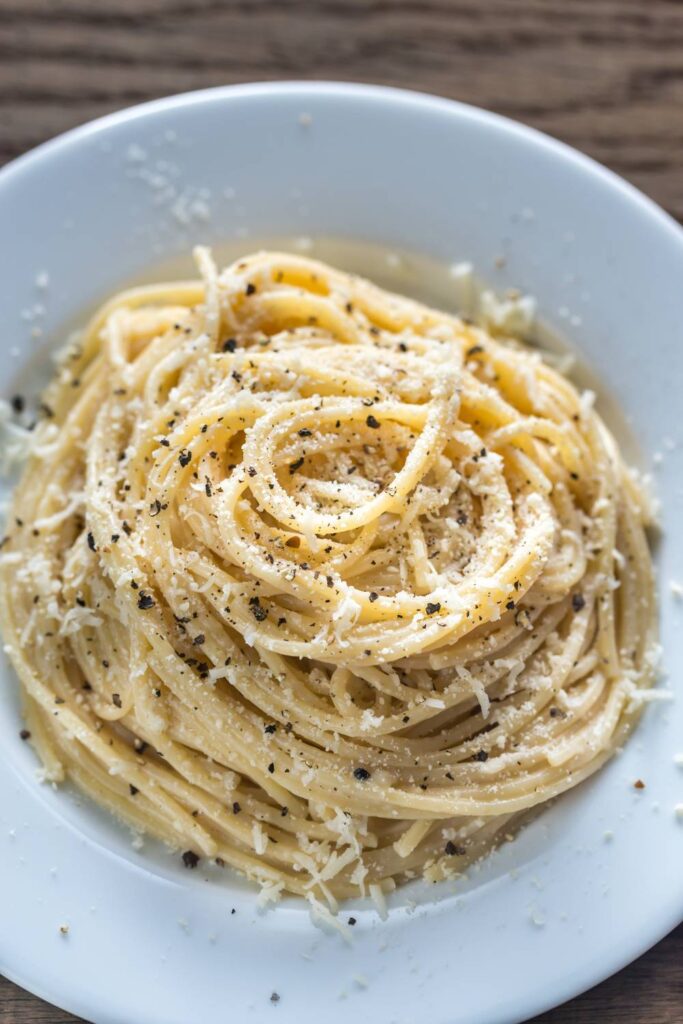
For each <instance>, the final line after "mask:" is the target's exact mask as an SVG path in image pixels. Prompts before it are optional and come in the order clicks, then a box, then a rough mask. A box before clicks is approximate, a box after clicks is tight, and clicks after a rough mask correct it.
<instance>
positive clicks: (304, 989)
mask: <svg viewBox="0 0 683 1024" xmlns="http://www.w3.org/2000/svg"><path fill="white" fill-rule="evenodd" d="M0 223H1V224H2V228H3V231H2V239H3V240H2V245H3V250H4V256H5V258H4V260H3V273H2V275H1V276H0V338H1V339H2V341H1V344H2V362H1V364H0V365H1V370H0V386H1V388H2V391H3V393H4V394H5V395H6V396H7V395H10V394H12V393H14V392H15V391H18V390H21V391H28V392H31V391H32V390H33V391H35V389H36V386H37V385H36V381H37V379H38V377H37V374H38V368H39V364H40V358H39V356H38V354H37V353H40V352H44V350H45V349H46V348H48V347H50V346H56V345H57V344H58V342H59V340H60V336H61V334H62V333H63V330H64V329H65V326H66V325H68V324H73V323H75V322H77V321H78V319H79V317H82V315H83V313H84V311H85V310H87V309H89V308H90V307H91V306H92V305H93V303H94V302H95V301H97V300H99V299H101V298H103V297H104V296H105V295H107V294H108V293H110V292H111V291H113V290H114V289H116V288H118V287H119V286H121V285H122V284H124V283H128V282H130V281H131V280H135V279H137V278H140V277H145V278H149V277H150V276H153V275H154V274H155V273H158V272H159V271H158V269H157V268H159V267H160V265H161V264H162V263H164V262H165V263H169V262H170V263H172V262H173V261H174V260H175V259H176V258H177V257H178V256H179V255H180V254H183V253H187V252H188V250H189V248H190V247H191V245H192V244H194V243H196V242H199V241H201V242H209V243H229V245H228V248H230V247H232V249H233V251H234V250H235V248H236V247H239V248H241V249H243V250H245V251H247V250H249V249H250V248H252V247H253V245H254V240H259V241H260V240H262V239H267V238H272V237H274V236H280V237H282V236H290V237H297V236H303V237H305V238H309V239H313V240H315V239H316V238H318V237H324V238H330V237H337V238H340V237H341V238H345V239H347V240H349V239H353V240H355V241H358V240H361V241H362V240H364V241H366V242H370V243H375V244H378V245H381V246H385V247H389V248H390V249H392V250H394V249H396V250H410V251H413V252H417V253H421V254H424V255H427V256H430V257H432V258H434V259H436V260H437V261H441V262H446V263H451V262H453V261H458V260H470V261H471V262H472V263H473V264H474V267H475V269H476V270H477V271H478V272H479V274H480V275H481V276H483V277H484V278H490V279H491V280H492V281H493V283H494V285H495V286H496V287H500V288H504V287H507V286H511V285H514V286H517V287H520V288H522V289H525V290H528V291H530V292H532V293H533V294H534V295H535V296H536V297H537V299H538V302H539V307H540V311H541V314H542V316H543V317H544V319H545V320H546V321H547V322H548V323H550V324H551V325H554V326H556V327H558V328H561V329H564V330H565V332H566V333H569V334H570V335H571V337H572V338H573V341H574V343H575V345H576V347H577V348H578V350H579V352H580V354H581V355H583V356H585V358H586V359H587V360H588V362H589V363H590V364H591V366H592V368H593V369H594V370H595V372H596V373H597V376H598V379H600V380H601V381H602V382H603V386H604V389H605V395H607V394H609V395H610V396H611V398H614V399H616V400H617V401H618V402H619V403H621V406H622V408H623V410H624V411H625V413H626V417H627V419H628V421H629V424H630V428H631V431H632V434H633V436H634V437H635V438H636V439H637V441H638V443H639V445H640V447H641V450H642V460H643V462H644V464H645V467H646V468H647V467H648V465H649V466H650V467H651V468H653V469H654V474H655V478H656V489H657V491H658V494H659V497H660V499H661V503H662V527H663V533H662V540H661V543H660V544H659V549H658V563H659V578H660V593H661V619H662V644H663V649H664V669H665V673H666V674H668V675H669V676H670V680H671V682H670V683H669V682H667V680H666V679H664V680H663V681H662V683H660V686H664V687H666V686H669V685H671V686H673V687H674V688H675V685H676V681H677V679H678V678H680V674H681V670H682V669H683V629H682V627H683V616H682V608H683V606H681V605H680V604H679V605H678V607H677V606H676V602H675V600H674V596H673V594H672V592H671V589H670V582H671V580H672V579H675V578H676V577H677V576H678V578H683V530H682V529H681V526H680V521H681V515H682V513H683V484H682V483H681V481H682V480H683V459H682V457H681V450H682V449H681V442H682V441H683V417H682V415H681V409H680V406H681V398H682V396H683V287H682V286H681V279H682V278H681V274H682V270H683V232H681V230H680V228H678V227H677V226H676V225H675V224H674V223H673V221H671V220H670V219H669V218H668V217H667V216H666V215H665V214H663V213H662V212H661V211H660V210H659V209H657V207H655V206H654V205H653V204H652V203H651V202H649V201H648V200H647V199H645V198H644V197H643V196H642V195H640V194H639V193H638V192H636V191H635V190H634V189H633V188H631V187H630V186H629V185H627V184H625V183H624V182H623V181H620V180H619V179H618V178H616V177H615V176H614V175H612V174H610V173H609V172H607V171H605V170H603V169H602V168H600V167H598V166H597V165H596V164H594V163H592V162H591V161H590V160H587V159H586V158H585V157H583V156H580V155H579V154H578V153H575V152H573V151H572V150H570V149H568V148H566V147H565V146H563V145H560V144H559V143H557V142H553V141H552V140H551V139H548V138H546V137H544V136H542V135H539V134H537V133H536V132H533V131H531V130H529V129H527V128H523V127H521V126H520V125H516V124H513V123H512V122H510V121H506V120H503V119H501V118H499V117H495V116H492V115H491V114H487V113H484V112H482V111H480V110H475V109H472V108H471V107H466V106H462V105H459V104H456V103H451V102H446V101H444V100H440V99H434V98H431V97H428V96H419V95H413V94H410V93H404V92H396V91H392V90H388V89H379V88H373V87H364V86H347V85H337V84H315V83H312V84H297V83H294V84H268V85H256V86H239V87H230V88H224V89H217V90H210V91H208V92H200V93H194V94H190V95H186V96H177V97H172V98H170V99H167V100H162V101H160V102H156V103H151V104H147V105H145V106H142V107H137V108H134V109H132V110H127V111H124V112H123V113H121V114H116V115H114V116H112V117H107V118H104V119H103V120H101V121H97V122H95V123H94V124H91V125H87V126H86V127H84V128H80V129H77V130H76V131H74V132H70V133H68V134H67V135H65V136H63V137H61V138H59V139H57V140H55V141H54V142H51V143H48V144H47V145H45V146H42V147H40V148H39V149H37V150H36V151H34V152H33V153H30V154H28V156H25V157H23V158H21V159H20V160H18V161H16V162H15V163H14V164H12V165H10V166H9V167H8V168H6V169H5V170H4V171H3V172H2V173H1V174H0ZM299 244H300V245H302V246H304V247H305V246H306V245H308V243H304V242H301V243H299ZM500 257H504V260H503V261H501V259H500ZM378 260H379V257H378ZM370 262H372V261H370ZM379 262H381V260H380V261H379ZM366 263H367V260H366ZM501 263H504V266H501ZM363 269H365V270H367V269H368V267H367V265H366V266H365V267H364V268H363ZM377 269H378V274H377V276H379V277H382V276H384V275H383V274H382V273H381V271H382V267H381V266H379V265H378V268H377ZM385 269H386V268H385ZM657 453H659V454H658V455H657ZM20 727H21V726H20V714H19V703H18V699H17V684H16V680H15V678H14V676H13V674H12V673H11V672H10V671H9V669H8V668H7V666H5V667H4V669H3V674H2V701H1V703H0V850H1V851H2V858H1V862H2V870H1V871H0V906H1V907H2V929H0V952H1V959H0V968H1V969H2V970H3V971H4V972H5V973H6V974H8V975H9V976H10V977H11V978H14V979H15V980H16V981H17V982H19V983H20V984H22V985H24V986H25V987H27V988H29V989H31V990H32V991H34V992H36V993H38V994H39V995H41V996H43V997H45V998H47V999H49V1000H50V1001H51V1002H54V1003H57V1004H58V1005H60V1006H62V1007H64V1008H67V1009H69V1010H71V1011H73V1012H75V1013H78V1014H80V1015H82V1016H84V1017H86V1018H87V1019H88V1020H91V1021H95V1022H97V1024H114V1022H117V1024H119V1022H123V1021H125V1022H130V1021H135V1022H136V1024H205V1022H206V1021H216V1020H222V1019H226V1020H232V1021H238V1022H241V1021H248V1020H254V1021H258V1022H261V1021H264V1020H267V1019H270V1015H271V1014H272V1015H273V1019H274V1018H275V1016H277V1018H278V1020H279V1021H280V1022H282V1024H284V1022H285V1021H287V1022H293V1021H296V1022H298V1024H309V1022H310V1024H313V1022H315V1024H318V1022H319V1021H320V1020H321V1019H324V1020H325V1022H326V1024H338V1022H342V1021H347V1020H348V1019H355V1018H356V1017H357V1016H358V1015H359V1014H362V1015H363V1017H364V1019H367V1020H376V1021H377V1022H378V1024H389V1022H391V1021H395V1022H397V1024H400V1022H405V1024H411V1022H414V1021H416V1020H423V1021H425V1022H429V1024H456V1022H458V1024H503V1022H507V1024H510V1022H515V1021H520V1020H523V1019H525V1018H526V1017H528V1016H530V1015H532V1014H535V1013H538V1012H540V1011H542V1010H543V1009H545V1008H547V1007H549V1006H551V1005H553V1004H555V1003H558V1002H560V1001H562V1000H565V999H567V998H569V997H571V996H573V995H575V994H577V993H578V992H580V991H582V990H583V989H586V988H588V987H589V986H591V985H593V984H595V983H596V982H598V981H600V980H601V979H603V978H604V977H606V976H607V975H608V974H610V973H612V972H613V971H615V970H617V969H618V968H620V967H622V966H623V965H624V964H626V963H627V962H628V961H630V960H631V959H632V958H633V957H635V956H637V955H638V954H639V953H642V952H643V951H644V950H645V949H646V948H647V947H648V946H650V945H651V944H652V943H654V942H656V941H657V940H658V939H659V938H660V937H661V936H663V935H664V934H665V933H666V932H667V931H668V930H670V929H671V928H673V927H674V926H675V925H676V924H677V922H678V921H679V920H680V919H681V917H682V916H683V871H682V870H681V864H682V863H683V823H682V822H681V821H680V820H677V818H676V815H675V813H674V806H675V804H676V803H678V802H680V801H681V800H682V799H683V773H682V772H681V769H680V768H677V767H676V765H675V763H674V755H675V753H676V751H677V750H683V712H682V710H681V702H680V701H679V702H675V701H674V702H672V703H667V702H658V703H657V704H656V705H653V706H651V707H650V708H649V709H648V711H647V712H646V714H645V716H644V719H643V721H642V724H641V725H640V727H639V728H638V730H637V733H636V735H635V736H634V738H633V740H632V741H631V742H630V744H629V745H628V746H627V749H626V750H625V751H624V753H623V754H622V755H621V756H619V757H616V758H615V759H614V760H613V762H612V763H611V764H610V765H609V766H608V767H607V768H606V769H605V770H604V771H602V772H601V773H600V774H599V776H598V777H596V778H594V779H593V780H591V781H590V782H589V783H587V784H584V785H583V786H581V787H580V788H579V789H578V790H576V791H574V792H572V793H570V794H568V795H567V796H566V797H565V798H564V799H562V800H560V801H558V802H557V803H556V804H555V806H554V807H553V808H551V809H550V810H549V811H548V812H546V813H545V814H544V815H543V816H542V817H541V818H540V819H539V820H538V821H536V822H535V824H533V825H532V826H531V827H529V828H528V829H527V830H526V831H525V832H524V833H523V834H522V836H521V837H520V838H519V839H518V840H517V841H516V842H515V843H512V844H510V845H509V846H508V847H506V848H505V850H503V851H501V853H500V854H498V855H496V856H494V857H492V858H491V860H490V861H489V862H487V863H486V864H485V865H484V866H483V868H482V869H481V870H480V871H479V872H476V873H474V874H473V875H472V877H471V878H470V880H469V881H468V882H467V883H462V884H461V885H460V886H458V887H457V888H455V889H453V887H452V886H451V887H450V888H444V887H432V889H430V890H429V891H425V889H424V888H420V887H417V890H416V891H415V892H413V893H412V894H411V893H409V892H408V891H403V892H399V893H398V894H397V895H396V897H395V899H394V900H393V902H392V903H391V905H390V912H389V917H388V920H386V921H381V920H379V918H378V917H377V915H376V913H375V912H374V910H373V909H372V908H369V907H364V906H363V905H361V904H358V905H355V906H354V910H353V914H354V916H355V917H356V918H357V919H358V923H357V924H356V926H355V928H354V929H353V941H352V943H351V944H348V945H347V944H345V943H344V942H343V941H342V939H341V938H340V937H339V936H338V935H328V934H326V933H324V932H322V931H321V930H320V929H318V928H315V927H314V926H313V925H312V924H311V922H310V920H309V916H308V913H307V911H306V909H305V908H303V907H302V906H301V905H300V904H298V903H297V902H296V901H294V900H289V901H285V902H284V903H283V904H281V905H279V906H278V907H277V908H276V909H274V910H271V911H269V912H267V913H259V912H258V911H257V910H256V906H255V894H254V891H253V890H252V888H251V887H250V886H248V885H246V884H245V883H243V882H240V881H238V880H236V879H234V878H232V877H231V876H229V875H228V876H227V877H226V874H225V873H224V874H223V875H222V876H221V879H220V880H219V879H218V878H217V877H215V876H211V877H209V874H208V873H207V871H204V870H202V869H200V870H198V871H195V872H192V873H190V872H187V871H184V870H183V868H182V867H178V866H177V861H178V858H177V857H171V856H170V855H169V854H168V853H167V852H165V851H163V850H160V849H158V848H156V847H155V846H154V844H146V846H145V848H144V849H142V850H135V849H133V848H132V846H131V842H130V834H129V833H128V832H127V831H126V830H125V829H123V828H122V827H120V826H119V825H117V824H116V823H114V822H113V821H111V820H110V819H109V818H108V817H107V816H106V815H104V814H102V813H100V812H99V811H97V810H96V809H95V808H93V807H92V806H91V805H90V804H89V803H87V802H86V801H80V800H78V799H77V797H76V796H75V795H74V794H73V793H71V794H70V793H69V792H68V791H66V792H62V791H60V792H56V791H53V790H52V789H51V788H49V787H45V786H40V785H38V783H37V781H36V778H35V771H36V762H35V759H34V756H33V753H32V751H31V749H30V748H29V747H27V745H26V744H22V743H21V741H20V740H19V738H18V732H19V729H20ZM637 778H642V779H643V780H644V781H645V782H646V788H645V789H644V790H641V791H636V790H635V789H634V788H633V782H634V780H635V779H637ZM233 908H234V911H235V912H234V913H232V911H233ZM63 924H65V925H68V927H69V931H68V934H67V935H66V936H65V935H63V934H61V933H60V926H61V925H63ZM274 992H276V993H277V994H278V995H279V997H280V999H279V1001H277V1002H276V1003H271V994H272V993H274Z"/></svg>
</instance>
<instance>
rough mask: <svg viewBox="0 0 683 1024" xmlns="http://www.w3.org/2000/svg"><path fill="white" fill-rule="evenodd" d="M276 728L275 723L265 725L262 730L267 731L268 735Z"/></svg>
mask: <svg viewBox="0 0 683 1024" xmlns="http://www.w3.org/2000/svg"><path fill="white" fill-rule="evenodd" d="M276 729H277V726H276V725H267V726H266V727H265V729H264V730H263V731H264V732H267V733H268V735H269V736H272V735H273V733H274V732H275V730H276Z"/></svg>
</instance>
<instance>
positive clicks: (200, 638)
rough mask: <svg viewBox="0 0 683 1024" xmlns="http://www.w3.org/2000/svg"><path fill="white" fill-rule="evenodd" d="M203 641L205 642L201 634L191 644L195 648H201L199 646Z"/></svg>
mask: <svg viewBox="0 0 683 1024" xmlns="http://www.w3.org/2000/svg"><path fill="white" fill-rule="evenodd" d="M205 640H206V637H205V636H204V634H203V633H198V634H197V636H196V637H195V638H194V640H193V641H192V643H193V644H194V646H195V647H201V645H202V644H203V643H204V641H205Z"/></svg>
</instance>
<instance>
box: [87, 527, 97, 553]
mask: <svg viewBox="0 0 683 1024" xmlns="http://www.w3.org/2000/svg"><path fill="white" fill-rule="evenodd" d="M88 547H89V548H90V550H91V551H97V546H96V544H95V538H94V537H93V535H92V532H91V531H90V530H88Z"/></svg>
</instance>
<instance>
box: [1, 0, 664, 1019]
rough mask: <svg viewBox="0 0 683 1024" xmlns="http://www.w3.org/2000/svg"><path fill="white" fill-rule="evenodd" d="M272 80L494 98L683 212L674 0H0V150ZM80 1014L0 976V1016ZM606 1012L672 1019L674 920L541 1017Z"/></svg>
mask: <svg viewBox="0 0 683 1024" xmlns="http://www.w3.org/2000/svg"><path fill="white" fill-rule="evenodd" d="M278 78H309V79H310V78H327V79H341V80H346V81H366V82H377V83H384V84H390V85H400V86H404V87H407V88H413V89H419V90H422V91H426V92H435V93H440V94H441V95H444V96H452V97H455V98H457V99H460V100H465V101H467V102H470V103H474V104H477V105H478V106H483V107H488V108H489V109H491V110H496V111H498V112H500V113H503V114H507V115H509V116H511V117H514V118H517V119H518V120H520V121H523V122H525V123H526V124H531V125H534V126H535V127H537V128H541V129H542V130H544V131H547V132H549V133H550V134H552V135H555V136H557V137H558V138H561V139H563V140H564V141H566V142H568V143H570V144H571V145H573V146H576V147H577V148H578V149H581V150H583V151H584V152H586V153H588V154H590V155H591V156H594V157H595V158H596V159H598V160H600V161H601V162H603V163H605V164H607V165H608V166H609V167H611V168H612V169H613V170H615V171H617V172H618V173H619V174H621V175H623V176H624V177H625V178H628V179H629V180H631V181H632V182H634V183H635V184H636V185H637V186H638V187H639V188H641V189H643V191H645V192H646V193H648V194H649V195H650V196H652V198H653V199H655V200H656V201H657V202H659V203H660V204H661V205H662V206H663V207H664V208H665V209H667V210H668V211H669V212H670V213H671V214H672V215H673V216H674V217H676V218H678V219H679V220H681V221H683V0H0V163H4V162H5V161H7V160H10V159H12V157H15V156H18V155H19V154H20V153H23V152H24V151H25V150H27V149H29V148H30V147H32V146H34V145H36V144H37V143H39V142H42V141H44V140H45V139H47V138H50V137H51V136H53V135H55V134H57V133H58V132H61V131H64V130H65V129H66V128H70V127H72V126H73V125H77V124H81V123H82V122H83V121H87V120H89V119H90V118H93V117H96V116H98V115H100V114H104V113H107V112H109V111H112V110H116V109H118V108H120V107H124V106H128V105H130V104H133V103H139V102H141V101H143V100H147V99H152V98H154V97H157V96H163V95H167V94H169V93H174V92H182V91H184V90H188V89H198V88H202V87H205V86H210V85H220V84H224V83H226V82H246V81H255V80H259V79H278ZM1 920H2V918H1V910H0V927H2V924H1ZM540 981H541V982H542V979H540ZM74 1020H75V1018H74V1017H71V1016H69V1014H67V1013H64V1012H63V1011H60V1010H57V1009H55V1008H53V1007H50V1006H48V1005H47V1004H46V1003H43V1002H41V1001H40V1000H38V999H36V998H35V997H33V996H30V995H29V994H28V993H26V992H24V991H23V990H21V989H19V988H17V987H16V986H14V985H12V984H11V983H10V982H8V981H5V980H3V979H1V978H0V1024H66V1022H69V1021H74ZM617 1022H618V1024H681V1022H683V927H682V928H679V929H678V930H677V931H675V932H674V933H673V934H672V935H670V936H669V937H668V938H667V939H665V940H664V941H663V942H661V943H660V944H659V945H658V946H657V947H656V948H655V949H653V950H652V951H651V952H650V953H648V954H646V955H645V956H644V957H642V958H641V959H640V960H638V961H637V962H636V963H634V964H632V965H631V966H630V967H628V968H626V969H625V970H624V971H622V972H621V973H620V974H618V975H616V976H615V977H614V978H612V979H610V980H609V981H607V982H605V983H604V984H602V985H600V986H598V987H597V988H595V989H593V990H592V991H591V992H589V993H587V994H586V995H584V996H581V997H580V998H578V999H575V1000H573V1001H572V1002H571V1003H568V1004H567V1005H565V1006H564V1007H561V1008H559V1009H557V1010H553V1011H551V1012H549V1013H546V1014H543V1015H542V1016H541V1017H538V1018H536V1022H535V1024H617ZM122 1024H137V1022H135V1021H130V1022H122ZM207 1024H213V1022H207ZM236 1024H239V1022H236ZM381 1024H383V1022H381ZM427 1024H428V1022H427Z"/></svg>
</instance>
